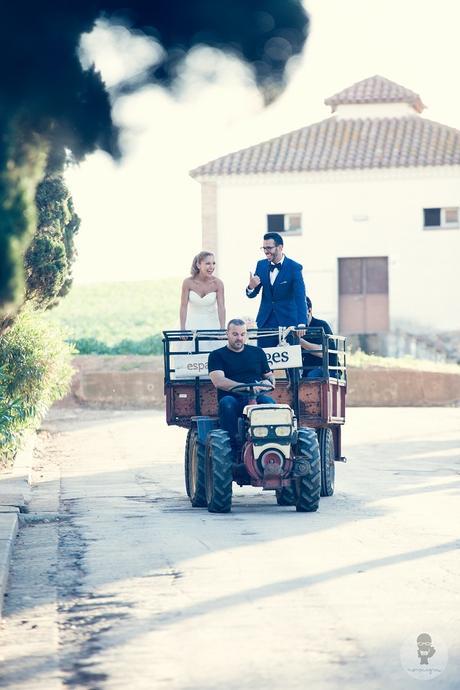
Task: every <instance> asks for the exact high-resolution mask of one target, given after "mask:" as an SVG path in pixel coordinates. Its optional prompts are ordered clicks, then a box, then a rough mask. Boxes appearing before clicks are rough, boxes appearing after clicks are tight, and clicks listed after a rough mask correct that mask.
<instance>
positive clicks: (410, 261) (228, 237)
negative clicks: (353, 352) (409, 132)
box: [216, 166, 460, 330]
mask: <svg viewBox="0 0 460 690" xmlns="http://www.w3.org/2000/svg"><path fill="white" fill-rule="evenodd" d="M216 181H217V234H218V241H217V247H218V249H217V261H218V267H217V268H218V274H219V276H220V277H221V278H222V279H223V280H224V283H225V288H226V301H227V312H228V316H229V317H232V316H238V315H247V316H253V317H254V316H255V314H256V312H257V307H258V302H259V298H257V299H256V300H249V299H248V298H246V296H245V294H244V288H245V286H246V285H247V282H248V277H249V271H250V270H254V267H255V264H256V261H257V259H259V258H263V256H264V255H263V253H262V252H261V251H260V250H259V247H260V246H261V245H262V237H263V234H264V232H266V223H267V221H266V216H267V214H269V213H298V212H300V213H302V225H303V233H302V235H301V236H286V241H285V253H286V255H288V256H290V257H292V258H294V259H296V260H297V261H299V262H300V263H302V264H303V266H304V278H305V282H306V284H307V292H308V294H309V295H310V297H311V299H312V300H313V303H314V307H315V309H314V312H315V314H316V315H317V316H318V317H320V318H325V319H326V320H328V321H330V322H331V324H332V325H333V327H335V328H337V318H338V314H337V311H338V284H337V281H338V269H337V264H338V262H337V259H338V258H339V257H341V258H343V257H366V256H388V265H389V300H390V323H391V328H392V329H393V328H397V327H404V328H408V329H415V330H420V329H424V328H428V329H436V330H442V329H454V328H455V329H458V328H460V308H459V304H460V280H459V273H460V230H459V229H456V230H455V229H449V230H431V231H427V230H423V208H430V207H446V206H460V167H455V168H454V167H453V166H450V167H449V168H447V167H445V168H441V167H439V168H432V169H429V168H421V169H411V170H381V171H379V170H375V171H356V172H354V171H351V172H350V171H347V172H337V173H309V174H282V175H270V176H269V175H264V176H246V177H242V176H241V177H239V176H238V177H237V176H229V177H227V178H226V177H221V178H216ZM360 219H361V220H360ZM362 219H364V220H362Z"/></svg>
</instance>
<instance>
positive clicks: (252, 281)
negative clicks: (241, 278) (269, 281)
mask: <svg viewBox="0 0 460 690" xmlns="http://www.w3.org/2000/svg"><path fill="white" fill-rule="evenodd" d="M258 285H260V278H259V276H258V275H257V274H256V275H253V274H252V273H251V272H250V271H249V286H248V287H249V289H250V290H254V288H256V287H257V286H258Z"/></svg>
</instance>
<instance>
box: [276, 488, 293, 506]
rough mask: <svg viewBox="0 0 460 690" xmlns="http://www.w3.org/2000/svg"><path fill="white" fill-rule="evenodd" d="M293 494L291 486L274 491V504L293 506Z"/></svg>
mask: <svg viewBox="0 0 460 690" xmlns="http://www.w3.org/2000/svg"><path fill="white" fill-rule="evenodd" d="M295 501H296V498H295V492H294V489H293V488H292V486H283V488H282V489H277V490H276V502H277V504H278V505H279V506H295Z"/></svg>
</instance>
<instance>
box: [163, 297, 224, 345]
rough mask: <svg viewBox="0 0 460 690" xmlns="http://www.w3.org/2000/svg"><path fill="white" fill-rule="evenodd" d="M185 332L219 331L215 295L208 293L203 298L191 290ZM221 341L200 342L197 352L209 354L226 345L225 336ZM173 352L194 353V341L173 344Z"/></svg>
mask: <svg viewBox="0 0 460 690" xmlns="http://www.w3.org/2000/svg"><path fill="white" fill-rule="evenodd" d="M185 328H186V330H187V331H209V330H212V331H218V330H220V324H219V316H218V313H217V293H216V292H208V294H207V295H204V297H200V295H199V294H198V293H196V292H194V291H193V290H190V291H189V293H188V303H187V318H186V320H185ZM222 336H223V337H222V339H221V340H200V343H199V351H200V352H211V350H216V349H217V348H219V347H223V346H224V345H225V344H226V338H225V334H222ZM174 345H175V347H174V348H172V351H173V352H195V340H194V339H193V340H192V339H191V340H186V341H183V342H180V343H174Z"/></svg>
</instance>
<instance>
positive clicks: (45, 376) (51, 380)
mask: <svg viewBox="0 0 460 690" xmlns="http://www.w3.org/2000/svg"><path fill="white" fill-rule="evenodd" d="M74 353H75V351H74V348H73V347H72V346H71V345H69V344H66V343H65V342H64V339H63V335H62V332H61V331H60V330H59V329H58V328H57V327H55V326H53V325H51V324H50V323H49V322H48V321H46V320H45V319H44V318H43V316H42V314H40V313H39V312H33V311H31V310H28V309H25V310H24V311H23V312H22V313H21V314H20V315H19V316H18V318H17V319H16V320H15V322H14V324H13V326H12V327H11V329H10V330H9V331H7V332H6V333H5V334H4V335H2V336H0V461H1V462H2V463H5V462H8V461H10V460H12V459H13V457H14V455H15V453H16V451H17V450H18V448H19V447H20V445H21V442H22V439H23V437H24V433H25V432H26V431H27V430H32V429H36V428H37V427H38V425H39V424H40V421H41V420H42V419H43V417H44V415H45V414H46V412H47V411H48V409H49V408H50V407H51V405H52V404H53V402H55V401H56V400H58V399H59V398H61V397H62V396H63V395H65V394H66V392H67V391H68V388H69V385H70V381H71V378H72V374H73V369H72V366H71V357H72V356H73V354H74Z"/></svg>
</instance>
